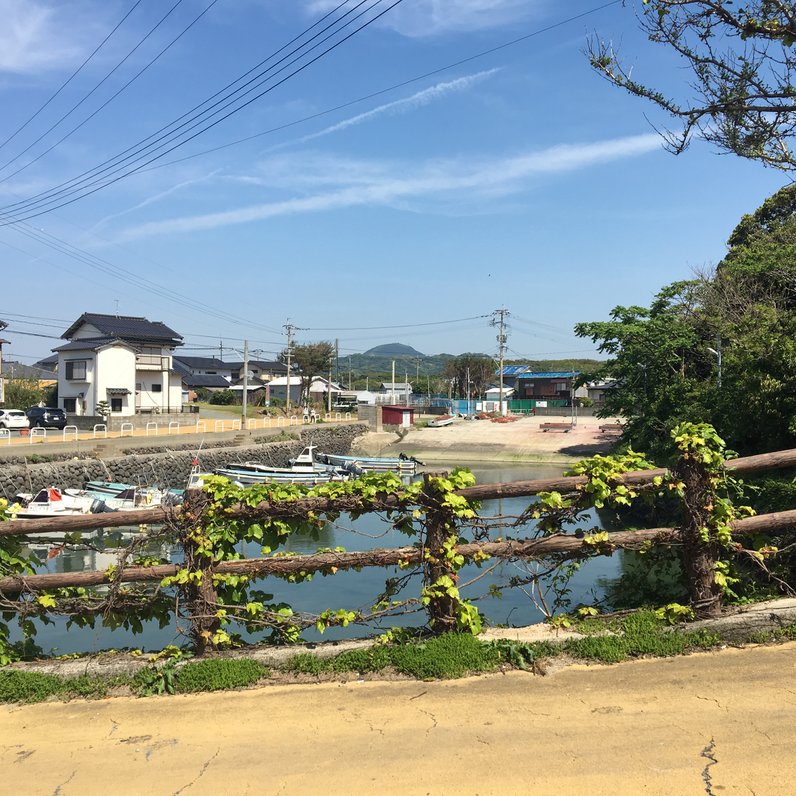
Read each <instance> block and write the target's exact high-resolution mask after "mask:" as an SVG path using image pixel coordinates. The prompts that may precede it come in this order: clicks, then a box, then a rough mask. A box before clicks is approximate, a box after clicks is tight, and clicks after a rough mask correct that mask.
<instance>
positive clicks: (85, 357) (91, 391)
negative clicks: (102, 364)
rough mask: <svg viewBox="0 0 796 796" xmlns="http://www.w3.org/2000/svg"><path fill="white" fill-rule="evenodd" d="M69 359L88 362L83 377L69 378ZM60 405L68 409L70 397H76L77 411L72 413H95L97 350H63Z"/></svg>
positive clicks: (60, 361) (61, 353) (59, 357)
mask: <svg viewBox="0 0 796 796" xmlns="http://www.w3.org/2000/svg"><path fill="white" fill-rule="evenodd" d="M69 361H72V362H74V361H83V362H85V363H86V375H85V378H83V379H67V378H66V363H67V362H69ZM57 374H58V406H59V407H61V409H64V410H66V406H67V403H69V401H68V399H74V401H75V411H74V412H71V411H70V412H69V413H70V414H77V415H85V414H90V415H92V414H94V408H95V406H96V398H95V395H96V374H97V358H96V352H94V351H91V350H90V349H87V350H85V351H79V350H78V351H62V352H60V353H59V355H58V370H57Z"/></svg>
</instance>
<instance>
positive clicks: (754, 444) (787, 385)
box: [576, 186, 796, 455]
mask: <svg viewBox="0 0 796 796" xmlns="http://www.w3.org/2000/svg"><path fill="white" fill-rule="evenodd" d="M795 298H796V191H794V189H793V188H792V187H791V186H788V188H785V189H783V190H782V191H779V192H778V193H777V194H775V195H774V196H773V197H771V198H770V199H769V200H767V201H766V202H765V203H764V204H763V206H762V207H761V208H760V209H758V211H756V212H755V213H753V214H751V215H749V216H744V218H743V219H742V220H741V222H740V223H739V225H738V226H737V227H736V229H735V230H734V231H733V233H732V235H731V236H730V239H729V251H728V253H727V256H726V257H725V258H724V260H722V262H721V263H719V265H718V267H717V268H716V271H715V273H713V274H709V275H707V276H704V277H703V278H701V279H698V280H694V281H691V282H678V283H675V284H673V285H670V286H669V287H667V288H664V290H662V291H661V293H659V294H658V296H657V297H656V299H655V301H654V302H653V303H652V305H651V306H650V307H649V308H645V307H627V308H626V307H617V308H616V309H615V310H614V311H613V312H612V313H611V319H610V320H609V321H603V322H600V321H598V322H592V323H580V324H578V325H577V326H576V333H577V334H578V335H580V336H582V337H590V338H591V339H592V340H593V341H594V342H597V343H598V344H599V346H600V350H601V351H602V352H604V353H606V354H608V355H609V356H610V359H609V361H608V362H606V363H605V364H604V365H603V366H601V367H600V368H598V369H596V370H594V371H592V372H591V373H590V374H588V375H587V376H586V378H597V377H602V378H608V377H611V378H614V379H616V388H615V389H613V390H610V391H609V392H608V393H607V397H606V407H605V410H604V411H603V414H604V415H607V414H614V413H617V414H622V415H624V416H625V417H626V418H627V421H628V438H629V440H630V441H631V442H632V443H633V445H635V446H636V447H639V448H640V449H642V450H645V451H648V452H650V453H652V454H656V455H660V454H661V453H662V452H663V451H664V450H665V449H666V448H667V447H668V440H667V435H668V432H669V431H670V430H671V428H673V426H674V425H675V424H676V423H677V422H679V421H680V420H690V421H693V422H708V423H711V424H712V425H714V426H715V427H716V428H717V429H718V431H719V433H720V434H721V435H722V437H724V438H725V439H726V440H727V442H728V444H729V446H730V448H732V449H734V450H737V451H739V452H741V453H744V454H752V453H762V452H765V451H770V450H777V449H780V448H789V447H793V446H794V444H796V301H795V300H794V299H795ZM711 349H712V351H711ZM718 353H721V363H722V367H721V374H720V375H721V384H719V373H718V368H717V366H718V359H717V354H718Z"/></svg>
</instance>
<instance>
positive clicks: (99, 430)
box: [92, 423, 108, 439]
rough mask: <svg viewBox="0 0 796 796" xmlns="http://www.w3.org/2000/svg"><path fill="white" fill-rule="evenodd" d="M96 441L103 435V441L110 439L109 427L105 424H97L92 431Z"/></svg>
mask: <svg viewBox="0 0 796 796" xmlns="http://www.w3.org/2000/svg"><path fill="white" fill-rule="evenodd" d="M92 431H93V435H94V439H96V438H97V436H98V435H100V434H102V436H103V439H108V426H107V425H106V424H105V423H97V424H95V426H94V428H93V429H92Z"/></svg>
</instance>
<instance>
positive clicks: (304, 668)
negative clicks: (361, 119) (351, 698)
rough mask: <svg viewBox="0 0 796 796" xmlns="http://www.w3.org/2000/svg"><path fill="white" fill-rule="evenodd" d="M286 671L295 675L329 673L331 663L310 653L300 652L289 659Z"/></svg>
mask: <svg viewBox="0 0 796 796" xmlns="http://www.w3.org/2000/svg"><path fill="white" fill-rule="evenodd" d="M285 669H286V670H287V671H289V672H293V673H294V674H321V673H322V672H325V671H328V669H329V661H326V660H323V659H322V658H318V657H317V656H315V655H313V654H312V653H310V652H299V653H297V654H296V655H294V656H293V657H292V658H288V660H287V662H286V663H285Z"/></svg>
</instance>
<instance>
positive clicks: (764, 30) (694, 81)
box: [588, 0, 796, 170]
mask: <svg viewBox="0 0 796 796" xmlns="http://www.w3.org/2000/svg"><path fill="white" fill-rule="evenodd" d="M637 17H638V20H639V25H640V27H641V29H642V30H643V31H644V32H645V33H646V34H647V37H648V38H649V40H650V41H651V42H653V43H655V44H662V45H664V46H665V47H667V48H668V49H669V50H670V51H671V52H673V53H675V54H676V55H677V56H678V57H679V58H680V59H681V61H682V62H684V65H685V68H686V72H687V73H689V78H690V80H689V85H688V89H687V93H688V94H690V96H691V98H690V99H686V100H683V101H680V100H677V99H675V98H673V97H672V96H667V95H665V94H663V93H661V91H660V90H659V89H657V88H654V87H651V86H649V85H646V84H645V83H642V82H640V81H639V80H636V78H635V76H634V75H631V70H629V69H627V68H625V67H624V66H623V64H622V60H621V59H620V58H619V57H618V55H617V53H616V52H615V51H614V49H613V47H612V45H611V44H610V43H609V42H605V41H601V40H598V39H592V40H591V41H590V43H589V45H588V54H589V58H590V61H591V64H592V66H593V67H594V69H596V70H597V72H599V73H600V74H601V75H603V76H604V77H605V78H607V79H608V80H609V81H610V82H611V83H613V84H614V85H617V86H620V87H621V88H624V89H625V90H627V91H629V92H630V93H631V94H634V95H636V96H639V97H644V98H645V99H647V100H650V101H651V102H653V103H654V104H655V105H657V106H658V107H659V108H662V109H663V110H664V111H665V112H666V113H667V114H669V115H670V116H671V117H673V118H674V119H675V120H677V121H678V122H679V123H680V125H681V127H680V129H679V130H677V131H672V132H668V133H665V134H664V135H665V139H666V141H667V145H668V147H669V148H670V150H671V151H673V152H675V153H678V154H679V153H680V152H682V151H683V150H684V149H685V148H686V147H687V146H688V143H689V141H690V139H691V137H692V136H693V135H695V134H696V135H698V136H699V137H701V138H703V139H705V140H706V141H709V142H711V143H713V144H715V145H716V146H717V147H719V148H720V149H722V150H724V151H726V152H733V153H735V154H737V155H740V156H741V157H745V158H751V159H753V160H758V161H761V162H763V163H765V164H766V165H768V166H774V167H776V168H780V169H784V170H793V169H794V168H796V157H794V153H793V151H792V149H791V144H790V142H791V140H792V138H793V135H794V132H796V126H795V125H796V74H794V72H796V51H795V50H794V47H793V45H794V42H796V4H794V3H788V2H782V1H781V0H734V1H733V0H642V3H641V9H640V12H638V13H637ZM635 71H636V72H637V71H639V70H638V69H636V70H635Z"/></svg>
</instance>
